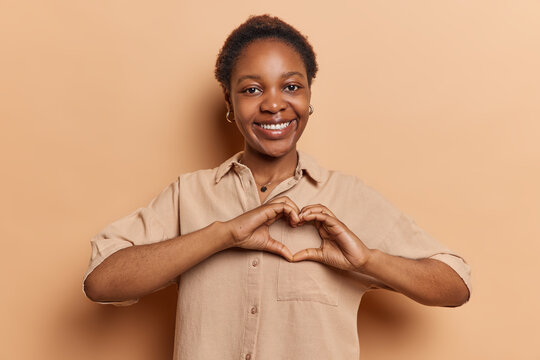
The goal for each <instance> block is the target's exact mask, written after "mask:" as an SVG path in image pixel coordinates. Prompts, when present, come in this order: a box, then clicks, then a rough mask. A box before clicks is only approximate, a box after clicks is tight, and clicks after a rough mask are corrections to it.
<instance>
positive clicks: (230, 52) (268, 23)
mask: <svg viewBox="0 0 540 360" xmlns="http://www.w3.org/2000/svg"><path fill="white" fill-rule="evenodd" d="M259 39H277V40H280V41H283V42H285V43H286V44H288V45H290V46H292V47H293V48H294V49H295V50H296V51H297V52H298V54H299V55H300V57H301V58H302V60H303V62H304V65H305V67H306V72H307V79H308V84H309V85H310V86H311V81H312V80H313V79H314V78H315V75H316V74H317V70H318V67H317V61H316V59H315V52H314V51H313V47H312V46H311V45H310V43H309V42H308V41H307V38H306V37H305V36H304V35H302V34H301V33H300V32H299V31H298V30H296V29H295V28H294V27H292V26H291V25H289V24H287V23H286V22H284V21H283V20H281V19H280V18H278V17H273V16H270V15H259V16H250V17H249V18H248V19H247V20H246V22H244V23H243V24H241V25H240V26H239V27H237V28H236V29H234V30H233V32H232V33H231V34H230V35H229V36H228V37H227V39H226V40H225V43H224V44H223V47H222V48H221V50H220V51H219V54H218V57H217V60H216V70H215V76H216V79H217V81H218V82H219V83H220V84H221V86H222V87H223V89H224V90H226V91H229V90H230V86H231V84H230V80H231V73H232V71H233V68H234V65H235V63H236V60H237V59H238V57H239V56H240V54H241V53H242V50H244V48H245V47H246V46H247V45H249V44H251V43H252V42H253V41H255V40H259Z"/></svg>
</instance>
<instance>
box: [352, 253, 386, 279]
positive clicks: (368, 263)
mask: <svg viewBox="0 0 540 360" xmlns="http://www.w3.org/2000/svg"><path fill="white" fill-rule="evenodd" d="M381 254H382V252H381V251H380V250H377V249H368V250H367V252H366V256H365V258H364V259H363V261H362V262H361V264H360V265H359V266H357V267H356V271H357V272H360V273H362V274H366V275H372V274H373V271H374V269H376V267H377V263H379V262H380V261H381Z"/></svg>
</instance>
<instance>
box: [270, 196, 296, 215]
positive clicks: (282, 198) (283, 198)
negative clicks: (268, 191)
mask: <svg viewBox="0 0 540 360" xmlns="http://www.w3.org/2000/svg"><path fill="white" fill-rule="evenodd" d="M278 202H282V203H285V204H287V205H289V206H291V207H292V208H293V209H295V211H296V212H297V213H299V212H300V209H299V208H298V206H297V205H296V204H295V203H294V201H292V200H291V198H289V197H288V196H280V197H278V198H275V199H273V200H272V201H270V202H269V204H270V203H278Z"/></svg>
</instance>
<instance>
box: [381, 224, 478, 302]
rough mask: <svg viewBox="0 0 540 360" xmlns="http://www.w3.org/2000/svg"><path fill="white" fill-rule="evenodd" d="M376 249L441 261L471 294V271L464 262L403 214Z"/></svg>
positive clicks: (396, 254)
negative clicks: (456, 275) (454, 273)
mask: <svg viewBox="0 0 540 360" xmlns="http://www.w3.org/2000/svg"><path fill="white" fill-rule="evenodd" d="M378 247H379V248H380V250H382V251H384V252H386V253H388V254H390V255H395V256H401V257H405V258H409V259H424V258H430V259H435V260H439V261H442V262H443V263H445V264H446V265H448V266H450V267H451V268H452V269H453V270H454V271H455V272H456V273H457V274H458V275H459V276H460V277H461V279H462V280H463V282H464V283H465V285H467V288H468V289H469V293H471V290H472V286H471V269H470V266H469V265H468V264H467V263H466V262H465V260H464V259H463V258H462V257H461V256H459V255H458V254H456V253H455V252H453V251H451V250H449V249H448V248H446V247H444V246H443V245H441V244H440V243H439V242H438V241H436V240H435V239H434V238H433V237H431V236H430V235H429V234H427V233H426V232H425V231H423V230H422V229H421V228H420V227H419V226H418V225H416V223H415V222H414V220H412V219H411V218H410V217H408V216H407V215H405V214H401V216H400V217H399V218H398V219H397V221H396V223H395V225H394V226H393V227H392V228H391V229H390V231H389V232H388V233H387V234H386V236H385V237H384V240H383V241H382V243H381V244H380V245H379V246H378Z"/></svg>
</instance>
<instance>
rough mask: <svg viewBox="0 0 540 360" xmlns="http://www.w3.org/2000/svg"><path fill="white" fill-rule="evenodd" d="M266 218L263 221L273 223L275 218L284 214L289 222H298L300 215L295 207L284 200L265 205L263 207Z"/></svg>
mask: <svg viewBox="0 0 540 360" xmlns="http://www.w3.org/2000/svg"><path fill="white" fill-rule="evenodd" d="M263 211H264V214H265V216H266V220H265V221H264V222H265V223H266V224H267V225H270V224H272V223H274V222H275V221H276V220H277V219H279V218H280V217H282V216H283V215H285V216H286V217H287V218H288V219H289V221H290V222H291V224H294V225H296V224H298V222H299V221H300V217H299V216H298V212H297V211H296V209H295V208H293V207H292V206H290V205H289V204H287V203H284V202H278V203H271V204H268V205H266V206H265V207H264V208H263Z"/></svg>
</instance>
